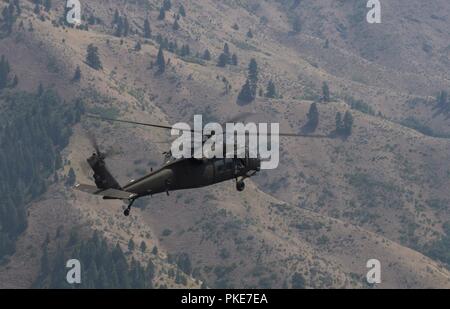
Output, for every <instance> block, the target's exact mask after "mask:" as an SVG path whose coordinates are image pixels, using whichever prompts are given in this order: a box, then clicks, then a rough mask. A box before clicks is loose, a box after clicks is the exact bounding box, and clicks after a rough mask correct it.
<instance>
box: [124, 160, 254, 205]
mask: <svg viewBox="0 0 450 309" xmlns="http://www.w3.org/2000/svg"><path fill="white" fill-rule="evenodd" d="M259 168H260V162H259V159H250V158H244V159H235V158H223V159H205V160H196V159H181V160H175V161H173V162H169V163H167V164H166V165H164V166H163V167H162V168H160V169H159V170H156V171H154V172H152V173H150V174H148V175H146V176H144V177H142V178H140V179H138V180H133V181H131V182H130V183H128V184H127V185H125V186H124V187H123V190H124V191H126V192H130V193H134V194H136V195H137V196H138V197H142V196H147V195H154V194H158V193H164V192H166V193H169V192H171V191H177V190H185V189H194V188H200V187H205V186H209V185H213V184H216V183H220V182H223V181H227V180H231V179H237V178H238V177H243V178H246V177H247V176H248V175H249V173H256V172H257V171H259Z"/></svg>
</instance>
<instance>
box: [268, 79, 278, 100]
mask: <svg viewBox="0 0 450 309" xmlns="http://www.w3.org/2000/svg"><path fill="white" fill-rule="evenodd" d="M277 96H278V95H277V89H276V87H275V83H274V82H273V81H272V80H270V81H269V83H268V84H267V90H266V98H271V99H274V98H276V97H277Z"/></svg>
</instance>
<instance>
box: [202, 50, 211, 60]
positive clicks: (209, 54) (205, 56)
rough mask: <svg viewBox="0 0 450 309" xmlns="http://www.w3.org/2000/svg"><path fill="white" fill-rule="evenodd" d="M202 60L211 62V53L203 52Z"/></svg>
mask: <svg viewBox="0 0 450 309" xmlns="http://www.w3.org/2000/svg"><path fill="white" fill-rule="evenodd" d="M203 60H206V61H209V60H211V53H210V52H209V50H207V49H206V50H205V52H204V53H203Z"/></svg>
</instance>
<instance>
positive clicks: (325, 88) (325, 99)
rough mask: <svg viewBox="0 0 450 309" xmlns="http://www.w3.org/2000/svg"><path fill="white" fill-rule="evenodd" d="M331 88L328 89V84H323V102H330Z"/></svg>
mask: <svg viewBox="0 0 450 309" xmlns="http://www.w3.org/2000/svg"><path fill="white" fill-rule="evenodd" d="M330 100H331V99H330V88H329V87H328V83H327V82H323V84H322V101H323V102H330Z"/></svg>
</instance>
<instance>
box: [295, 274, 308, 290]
mask: <svg viewBox="0 0 450 309" xmlns="http://www.w3.org/2000/svg"><path fill="white" fill-rule="evenodd" d="M305 287H306V281H305V278H304V277H303V275H302V274H300V273H297V272H296V273H295V274H294V275H293V276H292V288H293V289H304V288H305Z"/></svg>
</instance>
